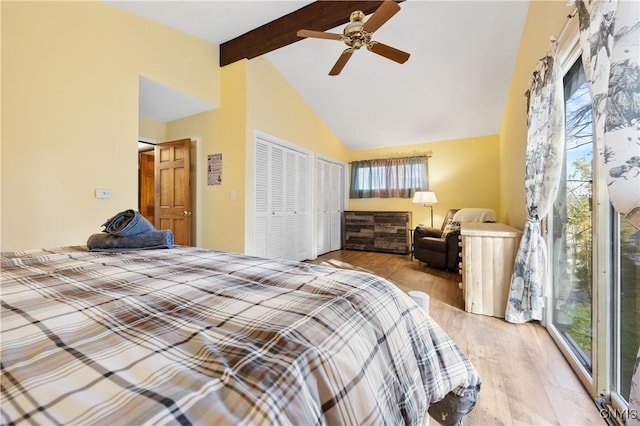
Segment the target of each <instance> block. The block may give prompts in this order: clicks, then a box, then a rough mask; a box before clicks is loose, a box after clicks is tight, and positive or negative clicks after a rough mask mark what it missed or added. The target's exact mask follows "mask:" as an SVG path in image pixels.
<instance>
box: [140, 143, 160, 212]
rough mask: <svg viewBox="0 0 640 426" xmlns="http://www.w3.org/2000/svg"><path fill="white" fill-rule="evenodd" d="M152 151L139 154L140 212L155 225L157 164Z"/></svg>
mask: <svg viewBox="0 0 640 426" xmlns="http://www.w3.org/2000/svg"><path fill="white" fill-rule="evenodd" d="M153 157H154V156H153V153H152V152H151V151H147V152H141V153H139V154H138V159H139V163H138V173H139V177H138V179H139V181H138V210H139V211H140V214H141V215H142V216H144V217H146V218H147V220H148V221H149V222H151V223H155V218H154V214H153V211H154V209H155V205H154V204H155V202H154V200H155V191H156V185H155V172H154V168H155V164H154V158H153Z"/></svg>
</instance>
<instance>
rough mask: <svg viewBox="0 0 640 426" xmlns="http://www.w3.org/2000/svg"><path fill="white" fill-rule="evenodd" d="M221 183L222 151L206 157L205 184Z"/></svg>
mask: <svg viewBox="0 0 640 426" xmlns="http://www.w3.org/2000/svg"><path fill="white" fill-rule="evenodd" d="M221 184H222V153H220V154H211V155H209V156H208V157H207V185H221Z"/></svg>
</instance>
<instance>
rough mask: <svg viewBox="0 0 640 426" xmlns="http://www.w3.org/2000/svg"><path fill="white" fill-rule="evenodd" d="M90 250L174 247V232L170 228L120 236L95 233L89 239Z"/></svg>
mask: <svg viewBox="0 0 640 426" xmlns="http://www.w3.org/2000/svg"><path fill="white" fill-rule="evenodd" d="M87 247H89V250H90V251H125V250H140V249H161V248H172V247H173V232H171V230H169V229H165V230H162V231H149V232H143V233H141V234H136V235H129V236H126V237H120V236H117V235H112V234H107V233H106V232H103V233H100V234H93V235H91V236H90V237H89V239H88V240H87Z"/></svg>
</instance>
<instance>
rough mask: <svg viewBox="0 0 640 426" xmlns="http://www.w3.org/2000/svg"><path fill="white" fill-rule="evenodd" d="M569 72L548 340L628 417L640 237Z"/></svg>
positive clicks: (638, 332)
mask: <svg viewBox="0 0 640 426" xmlns="http://www.w3.org/2000/svg"><path fill="white" fill-rule="evenodd" d="M573 59H574V62H571V63H569V64H567V65H566V67H565V69H566V73H565V75H564V79H563V87H564V95H565V162H564V169H563V173H562V177H561V180H560V186H559V188H558V195H557V198H556V200H555V202H554V206H553V213H552V215H551V216H550V217H549V218H548V219H549V224H550V227H549V234H548V242H549V253H550V266H551V277H550V278H551V279H550V289H549V290H550V291H549V298H548V300H549V306H547V311H546V312H547V318H546V321H545V324H546V326H547V327H548V329H549V332H550V334H551V335H552V336H553V337H554V340H555V341H556V343H557V344H558V345H559V346H560V348H561V349H562V351H563V352H564V353H565V355H566V357H567V359H568V361H569V363H570V364H571V365H572V367H573V368H574V370H575V371H576V373H577V375H578V377H580V379H581V380H582V382H583V383H584V385H585V387H586V388H587V389H588V390H589V391H590V392H591V394H592V396H593V397H594V399H595V398H598V399H599V400H600V395H603V397H602V398H601V400H600V402H601V403H602V404H603V407H607V408H608V409H609V411H608V413H607V414H606V415H607V416H608V417H609V418H614V417H615V418H616V420H624V419H625V416H628V415H629V412H628V401H629V394H630V387H631V377H632V373H633V368H634V365H635V361H636V356H637V353H638V347H639V346H640V326H639V324H640V285H639V283H640V231H639V230H638V229H636V228H634V227H633V226H632V225H631V224H630V223H629V222H628V221H626V220H625V219H624V218H623V217H621V216H620V215H619V214H618V213H616V212H615V211H614V210H613V208H612V206H611V203H610V202H609V198H608V193H607V186H606V180H605V179H604V178H603V175H604V171H603V167H602V165H601V161H600V158H599V156H598V153H599V152H600V151H601V150H602V147H601V146H599V145H598V142H597V141H595V140H594V136H593V118H592V117H593V114H592V105H593V102H592V99H591V96H590V94H589V87H588V83H587V81H586V79H585V75H584V71H583V69H582V61H581V60H580V58H575V57H574V58H573Z"/></svg>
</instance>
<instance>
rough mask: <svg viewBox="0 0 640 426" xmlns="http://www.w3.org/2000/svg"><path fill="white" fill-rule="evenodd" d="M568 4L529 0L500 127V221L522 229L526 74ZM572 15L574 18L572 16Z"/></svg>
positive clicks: (546, 46)
mask: <svg viewBox="0 0 640 426" xmlns="http://www.w3.org/2000/svg"><path fill="white" fill-rule="evenodd" d="M571 10H572V8H571V7H569V6H567V3H566V2H564V1H556V0H532V1H531V2H530V3H529V13H528V14H527V21H526V24H525V27H524V30H523V33H522V39H521V41H520V48H519V50H518V58H517V60H516V66H515V69H514V73H513V79H512V81H511V86H510V89H509V95H508V98H507V104H506V107H505V111H504V115H503V117H502V126H501V128H500V146H499V152H500V155H499V157H500V164H499V167H500V170H501V176H500V213H499V214H500V221H501V222H504V223H508V224H510V225H511V226H514V227H516V228H519V229H522V228H523V227H524V223H525V221H526V214H527V212H526V208H525V205H526V197H525V190H524V165H525V154H526V146H527V101H526V98H525V96H524V93H525V92H526V91H527V89H528V88H529V78H530V76H531V73H532V72H533V70H534V69H535V67H536V64H537V63H538V59H540V58H542V57H543V56H544V55H545V53H546V52H547V50H548V49H549V38H550V37H551V36H559V35H560V32H561V31H562V28H563V26H564V25H565V23H566V22H567V18H566V17H567V15H568V14H569V13H570V12H571ZM574 19H577V17H576V18H574Z"/></svg>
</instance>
